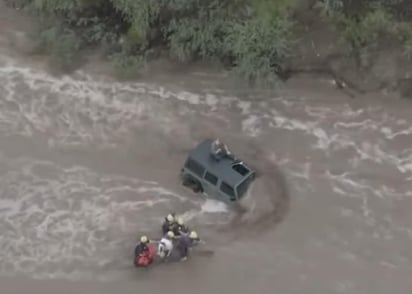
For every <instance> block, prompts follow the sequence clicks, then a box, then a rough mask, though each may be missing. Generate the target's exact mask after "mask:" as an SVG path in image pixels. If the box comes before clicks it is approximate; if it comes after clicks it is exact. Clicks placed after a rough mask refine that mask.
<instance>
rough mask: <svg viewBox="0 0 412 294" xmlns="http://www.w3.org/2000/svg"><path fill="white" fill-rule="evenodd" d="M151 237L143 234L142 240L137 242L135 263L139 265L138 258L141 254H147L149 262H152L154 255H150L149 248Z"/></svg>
mask: <svg viewBox="0 0 412 294" xmlns="http://www.w3.org/2000/svg"><path fill="white" fill-rule="evenodd" d="M149 243H150V241H149V238H147V236H141V237H140V242H139V244H137V246H136V248H135V250H134V255H135V265H136V266H138V265H139V264H137V263H138V258H139V257H141V256H145V257H147V258H149V259H150V260H149V263H151V262H152V260H151V259H152V257H151V256H150V249H149Z"/></svg>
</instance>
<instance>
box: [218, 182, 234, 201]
mask: <svg viewBox="0 0 412 294" xmlns="http://www.w3.org/2000/svg"><path fill="white" fill-rule="evenodd" d="M220 190H221V191H222V192H223V193H225V194H227V195H229V196H230V200H231V201H235V200H236V196H235V191H234V190H233V187H231V186H229V185H228V184H227V183H225V182H222V184H221V185H220Z"/></svg>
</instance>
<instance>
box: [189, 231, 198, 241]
mask: <svg viewBox="0 0 412 294" xmlns="http://www.w3.org/2000/svg"><path fill="white" fill-rule="evenodd" d="M189 237H190V238H191V239H197V233H196V232H195V231H191V232H190V235H189Z"/></svg>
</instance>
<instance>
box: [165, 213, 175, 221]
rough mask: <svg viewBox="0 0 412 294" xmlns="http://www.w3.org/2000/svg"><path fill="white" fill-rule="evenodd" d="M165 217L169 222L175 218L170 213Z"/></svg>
mask: <svg viewBox="0 0 412 294" xmlns="http://www.w3.org/2000/svg"><path fill="white" fill-rule="evenodd" d="M166 219H167V220H168V221H169V222H172V221H174V220H175V218H174V217H173V215H172V214H168V215H167V217H166Z"/></svg>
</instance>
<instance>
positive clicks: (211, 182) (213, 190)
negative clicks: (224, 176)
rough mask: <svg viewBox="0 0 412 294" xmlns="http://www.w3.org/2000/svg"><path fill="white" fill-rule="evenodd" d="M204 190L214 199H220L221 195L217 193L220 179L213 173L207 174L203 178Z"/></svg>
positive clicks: (207, 172)
mask: <svg viewBox="0 0 412 294" xmlns="http://www.w3.org/2000/svg"><path fill="white" fill-rule="evenodd" d="M203 179H204V180H203V186H204V187H203V189H204V190H205V192H206V193H207V194H208V195H209V196H210V197H212V198H218V196H219V193H217V184H218V182H219V180H218V177H217V176H216V175H214V174H212V173H211V172H209V171H207V170H206V172H205V175H204V177H203Z"/></svg>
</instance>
